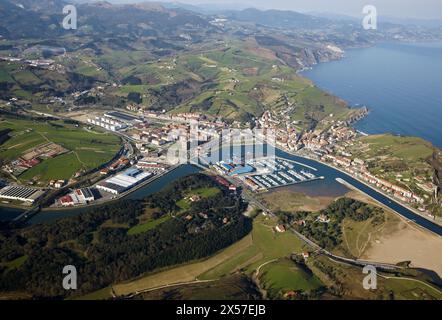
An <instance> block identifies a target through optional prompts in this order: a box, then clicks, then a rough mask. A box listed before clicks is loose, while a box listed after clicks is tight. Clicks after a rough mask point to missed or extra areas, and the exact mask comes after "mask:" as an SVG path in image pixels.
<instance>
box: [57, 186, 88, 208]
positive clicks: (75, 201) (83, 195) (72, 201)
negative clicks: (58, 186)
mask: <svg viewBox="0 0 442 320" xmlns="http://www.w3.org/2000/svg"><path fill="white" fill-rule="evenodd" d="M94 200H95V196H94V194H93V193H92V191H91V189H90V188H83V189H76V190H74V191H73V192H71V193H70V194H68V195H65V196H63V197H61V198H60V199H59V200H58V201H59V203H60V204H61V205H62V206H64V207H69V206H75V205H81V204H87V203H89V202H92V201H94Z"/></svg>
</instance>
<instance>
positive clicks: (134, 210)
mask: <svg viewBox="0 0 442 320" xmlns="http://www.w3.org/2000/svg"><path fill="white" fill-rule="evenodd" d="M204 188H209V189H208V190H213V189H212V188H217V189H218V190H219V192H216V193H215V192H213V191H212V192H210V194H209V196H208V197H201V198H199V199H198V201H195V203H192V204H191V205H190V207H189V209H188V210H187V211H186V212H182V211H181V208H179V207H177V206H176V202H177V201H179V200H180V199H182V198H183V197H186V196H187V195H188V194H190V193H192V190H194V189H196V190H199V192H201V190H202V189H204ZM245 209H246V205H245V204H244V203H243V202H242V201H241V199H240V198H239V197H237V196H235V195H233V194H231V193H229V192H228V190H224V189H222V187H220V186H218V185H217V184H216V182H214V180H212V179H211V178H210V177H208V176H206V175H202V174H197V175H193V176H188V177H185V178H182V179H180V180H178V181H176V182H174V183H172V184H171V185H169V186H168V187H166V188H165V189H163V190H162V191H160V192H159V193H157V194H155V195H152V196H149V197H147V198H145V199H144V200H139V201H137V200H131V201H128V200H122V201H118V202H115V203H113V204H108V205H105V206H101V207H96V208H93V209H91V210H89V211H87V212H86V213H83V214H81V215H78V216H76V217H71V218H64V219H60V220H57V221H56V222H54V223H50V224H41V225H35V226H31V227H29V228H25V229H20V230H15V231H4V232H2V233H1V234H0V244H1V245H0V261H1V264H0V274H1V277H0V291H3V292H26V293H30V294H32V295H33V296H34V297H51V298H54V297H58V298H65V297H67V296H70V295H72V294H73V293H72V292H68V291H66V290H64V289H63V287H62V286H61V283H62V279H63V274H62V269H63V267H64V266H65V265H74V266H75V267H76V268H77V271H78V290H76V291H75V295H80V294H86V293H89V292H92V291H94V290H98V289H100V288H103V287H107V286H109V285H110V284H112V283H115V282H121V281H126V280H129V279H132V278H134V277H137V276H140V275H142V274H144V273H147V272H151V271H154V270H155V269H158V268H164V267H168V266H171V265H176V264H181V263H184V262H187V261H189V260H195V259H201V258H204V257H207V256H209V255H211V254H213V253H215V252H217V251H219V250H220V249H223V248H224V247H227V246H229V245H230V244H232V243H234V242H236V241H237V240H239V239H240V238H242V237H244V236H245V235H247V234H248V233H249V232H250V230H251V221H250V220H249V219H248V218H246V217H244V216H243V215H242V214H241V213H242V212H243V211H244V210H245ZM167 216H170V218H169V219H164V217H167ZM189 217H191V218H189ZM157 219H163V220H162V221H161V223H159V224H157V225H155V226H153V227H152V228H146V229H145V230H137V232H128V231H129V230H131V228H133V227H136V226H138V225H139V224H140V223H145V221H155V220H157ZM23 257H26V258H23ZM19 262H20V263H19Z"/></svg>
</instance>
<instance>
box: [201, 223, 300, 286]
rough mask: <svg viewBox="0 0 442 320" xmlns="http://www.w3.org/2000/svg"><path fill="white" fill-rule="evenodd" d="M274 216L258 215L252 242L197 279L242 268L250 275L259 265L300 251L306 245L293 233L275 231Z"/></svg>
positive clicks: (208, 277)
mask: <svg viewBox="0 0 442 320" xmlns="http://www.w3.org/2000/svg"><path fill="white" fill-rule="evenodd" d="M274 226H276V220H275V219H274V218H268V220H267V218H265V217H263V216H258V217H257V218H255V220H254V223H253V231H252V237H253V244H252V245H251V246H249V247H247V248H244V249H243V250H241V251H239V252H237V254H236V255H235V257H233V258H232V259H229V260H228V261H225V262H223V263H221V264H219V265H217V266H216V267H214V268H213V269H211V270H209V271H207V272H205V273H204V274H202V275H200V277H199V279H202V280H205V279H206V280H207V279H216V278H219V277H222V276H225V275H229V274H230V273H232V272H235V271H237V270H243V271H245V272H246V273H247V274H249V275H251V274H252V273H253V272H254V271H255V270H256V269H257V268H258V267H259V266H260V265H262V264H264V263H266V262H268V261H271V260H273V259H279V258H284V257H288V256H289V255H290V254H292V253H301V252H302V251H303V250H304V249H305V248H306V246H305V245H304V244H303V243H302V242H301V240H299V239H298V238H297V237H296V236H295V235H294V234H293V233H291V232H285V233H276V232H275V231H274V230H273V228H274Z"/></svg>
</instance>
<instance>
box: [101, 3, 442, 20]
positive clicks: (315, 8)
mask: <svg viewBox="0 0 442 320" xmlns="http://www.w3.org/2000/svg"><path fill="white" fill-rule="evenodd" d="M109 2H113V3H135V2H146V1H145V0H109ZM148 2H169V3H174V2H179V3H183V4H190V5H221V6H225V7H227V8H228V9H244V8H247V7H254V8H257V9H278V10H292V11H298V12H304V13H308V12H320V13H331V14H339V15H349V16H354V17H359V16H362V8H363V7H364V6H365V5H374V6H376V8H377V9H378V14H379V15H380V16H391V17H395V18H417V19H442V1H440V0H420V1H416V0H294V1H290V0H273V1H271V2H269V1H268V0H243V1H242V2H241V3H240V4H238V3H236V2H235V1H232V0H179V1H168V0H159V1H148Z"/></svg>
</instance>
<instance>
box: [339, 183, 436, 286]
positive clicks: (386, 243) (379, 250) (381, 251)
mask: <svg viewBox="0 0 442 320" xmlns="http://www.w3.org/2000/svg"><path fill="white" fill-rule="evenodd" d="M346 196H348V197H350V198H353V199H356V200H360V201H364V202H367V203H370V204H372V205H379V204H378V203H376V202H375V201H373V200H372V199H371V198H370V197H368V196H366V195H364V194H362V193H360V192H357V191H351V192H349V193H348V194H347V195H346ZM384 209H386V207H384ZM387 214H390V215H393V214H394V213H393V212H391V211H390V210H387ZM396 217H397V219H396V220H395V221H397V224H396V225H395V226H394V229H391V228H388V230H387V232H383V233H382V234H381V235H380V236H379V237H377V238H375V239H373V240H372V241H371V242H370V246H369V247H368V249H367V250H366V251H365V252H364V254H363V256H362V257H361V259H363V260H372V261H377V262H385V263H394V264H395V263H398V262H402V261H411V266H412V267H416V268H424V269H429V270H432V271H434V272H436V273H437V274H438V275H439V277H441V278H442V237H440V236H438V235H436V234H434V233H432V232H429V231H427V230H424V229H422V228H421V227H419V226H417V225H416V224H414V223H413V222H409V221H407V220H405V219H404V218H402V217H399V216H397V215H396Z"/></svg>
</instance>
